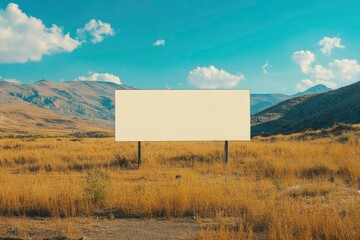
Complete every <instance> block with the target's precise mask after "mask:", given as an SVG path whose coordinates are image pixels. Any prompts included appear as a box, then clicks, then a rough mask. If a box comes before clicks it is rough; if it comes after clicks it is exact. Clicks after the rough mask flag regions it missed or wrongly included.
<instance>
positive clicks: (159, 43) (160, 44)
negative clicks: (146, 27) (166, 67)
mask: <svg viewBox="0 0 360 240" xmlns="http://www.w3.org/2000/svg"><path fill="white" fill-rule="evenodd" d="M165 43H166V42H165V40H164V39H158V40H156V42H154V43H153V46H154V47H160V46H165Z"/></svg>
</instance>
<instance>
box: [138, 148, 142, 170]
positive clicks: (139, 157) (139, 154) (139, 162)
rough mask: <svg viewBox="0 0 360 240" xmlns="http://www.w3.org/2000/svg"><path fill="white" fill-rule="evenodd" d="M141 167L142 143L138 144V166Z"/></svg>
mask: <svg viewBox="0 0 360 240" xmlns="http://www.w3.org/2000/svg"><path fill="white" fill-rule="evenodd" d="M140 165H141V142H138V166H139V167H140Z"/></svg>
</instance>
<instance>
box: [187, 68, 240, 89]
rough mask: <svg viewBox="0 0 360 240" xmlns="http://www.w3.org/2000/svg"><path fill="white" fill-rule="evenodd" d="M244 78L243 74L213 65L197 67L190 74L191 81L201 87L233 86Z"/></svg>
mask: <svg viewBox="0 0 360 240" xmlns="http://www.w3.org/2000/svg"><path fill="white" fill-rule="evenodd" d="M243 79H245V77H244V75H243V74H238V75H233V74H230V73H228V72H226V71H224V70H223V69H217V68H216V67H214V66H212V65H211V66H209V67H197V68H195V69H193V70H191V71H190V72H189V76H188V80H189V83H190V84H192V85H194V86H196V87H198V88H200V89H217V88H233V87H235V86H236V85H237V84H238V83H239V81H240V80H243Z"/></svg>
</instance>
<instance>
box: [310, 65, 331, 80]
mask: <svg viewBox="0 0 360 240" xmlns="http://www.w3.org/2000/svg"><path fill="white" fill-rule="evenodd" d="M310 74H311V75H312V76H313V77H314V78H315V79H321V80H328V79H331V78H334V74H333V72H332V71H331V70H330V69H328V68H325V67H323V66H321V65H316V66H315V67H313V68H311V69H310Z"/></svg>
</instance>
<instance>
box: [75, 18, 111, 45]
mask: <svg viewBox="0 0 360 240" xmlns="http://www.w3.org/2000/svg"><path fill="white" fill-rule="evenodd" d="M76 33H77V35H78V38H79V39H81V40H82V42H87V41H88V40H90V41H91V42H92V43H93V44H95V43H99V42H102V41H103V40H104V39H105V38H106V37H109V36H114V35H115V31H114V29H112V27H111V25H110V23H105V22H102V21H100V20H95V19H91V20H90V21H89V22H88V23H86V24H85V26H84V27H83V28H79V29H78V30H77V31H76Z"/></svg>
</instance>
